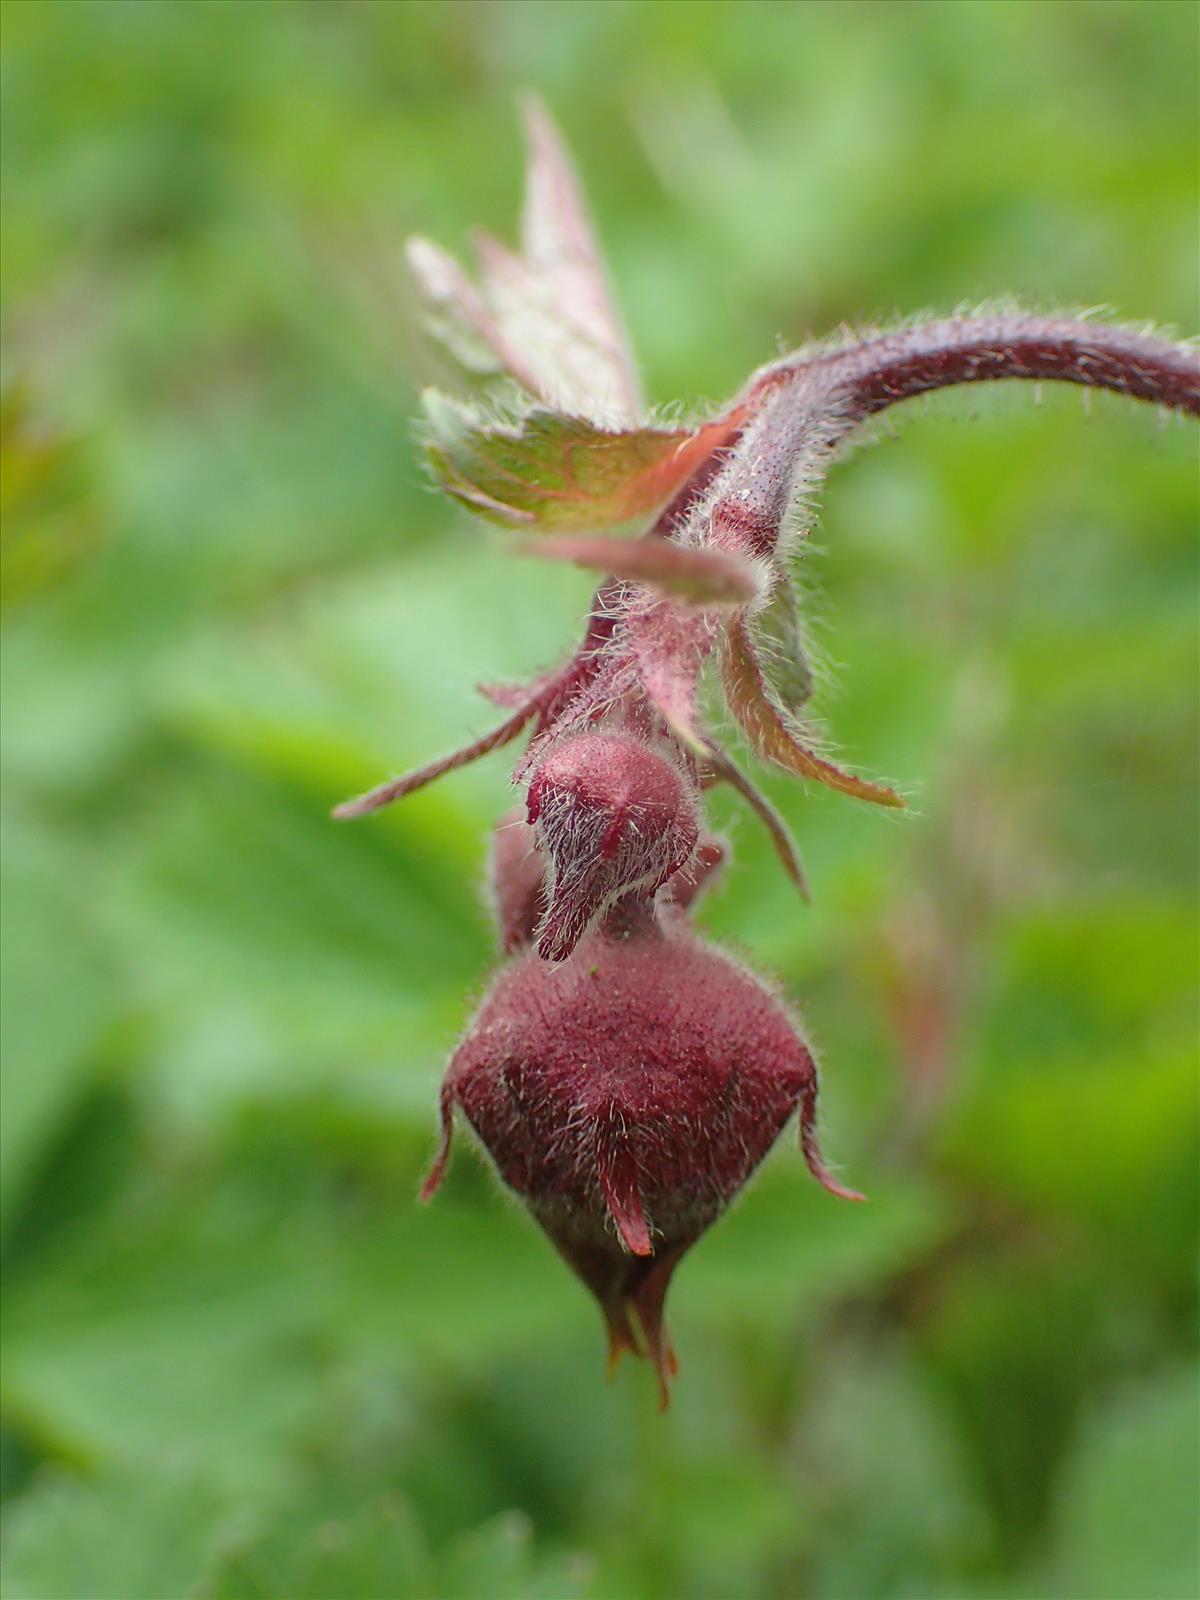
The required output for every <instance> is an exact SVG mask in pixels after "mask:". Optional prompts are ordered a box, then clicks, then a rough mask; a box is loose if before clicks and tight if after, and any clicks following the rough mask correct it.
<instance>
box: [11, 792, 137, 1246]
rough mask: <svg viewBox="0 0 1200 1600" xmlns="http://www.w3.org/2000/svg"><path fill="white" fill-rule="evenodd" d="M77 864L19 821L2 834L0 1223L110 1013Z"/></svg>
mask: <svg viewBox="0 0 1200 1600" xmlns="http://www.w3.org/2000/svg"><path fill="white" fill-rule="evenodd" d="M83 868H84V864H83V861H82V860H81V859H80V857H79V856H78V855H77V854H76V853H75V851H74V850H73V849H72V848H70V847H69V846H66V847H64V846H62V845H57V844H56V842H55V841H52V840H51V839H49V838H47V837H46V835H45V834H44V833H43V831H42V830H41V829H39V828H36V827H34V826H33V825H31V824H30V823H29V822H27V821H25V820H23V819H22V820H18V819H16V818H11V817H10V818H7V819H6V825H5V829H4V862H3V877H2V882H3V899H4V961H3V963H2V964H0V1048H2V1051H3V1060H4V1071H3V1073H2V1074H0V1218H2V1220H3V1226H4V1227H7V1225H8V1223H9V1222H10V1220H11V1217H12V1215H13V1213H14V1211H15V1209H16V1207H17V1205H18V1204H19V1202H20V1198H21V1195H22V1192H23V1190H24V1188H25V1185H26V1184H27V1182H28V1181H29V1179H30V1177H31V1176H32V1174H33V1172H34V1169H35V1168H36V1165H37V1161H38V1158H39V1156H40V1155H41V1154H42V1152H43V1151H44V1150H45V1149H46V1146H47V1144H48V1142H49V1141H50V1140H51V1139H52V1138H53V1136H54V1133H55V1132H56V1130H57V1129H58V1128H59V1127H60V1126H61V1124H62V1122H63V1119H64V1118H65V1117H66V1116H67V1115H68V1114H69V1112H70V1109H71V1107H72V1105H73V1104H74V1103H75V1100H76V1097H77V1096H78V1094H79V1092H80V1090H81V1088H82V1087H83V1085H84V1084H85V1083H86V1082H87V1081H88V1080H89V1079H90V1077H91V1076H92V1075H93V1073H94V1072H95V1070H96V1044H97V1036H98V1035H100V1034H101V1033H102V1032H103V1031H104V1029H105V1028H106V1027H107V1026H108V1025H109V1024H110V1023H111V1022H112V1021H113V1019H114V1016H115V1009H116V1006H115V998H114V973H113V970H112V963H111V962H110V961H109V959H108V957H107V953H106V951H105V949H104V947H103V944H102V943H101V941H100V940H99V939H98V938H97V936H96V934H95V933H94V931H92V930H91V929H89V928H88V926H87V923H88V917H87V915H86V913H85V914H84V915H81V914H80V906H79V899H80V894H81V889H82V883H83Z"/></svg>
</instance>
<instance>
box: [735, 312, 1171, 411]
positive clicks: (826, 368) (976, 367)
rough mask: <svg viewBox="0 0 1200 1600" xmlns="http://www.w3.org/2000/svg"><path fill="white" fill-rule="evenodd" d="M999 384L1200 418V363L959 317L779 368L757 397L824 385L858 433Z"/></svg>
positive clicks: (1065, 328)
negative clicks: (1028, 382) (1078, 388)
mask: <svg viewBox="0 0 1200 1600" xmlns="http://www.w3.org/2000/svg"><path fill="white" fill-rule="evenodd" d="M999 378H1026V379H1034V380H1035V381H1037V380H1040V381H1047V382H1057V383H1076V384H1084V385H1086V386H1088V387H1089V388H1093V389H1111V390H1113V391H1114V392H1115V393H1117V394H1127V395H1131V396H1133V397H1134V398H1135V399H1137V400H1149V401H1151V402H1152V403H1153V404H1156V405H1161V406H1167V407H1169V408H1170V409H1172V410H1178V411H1188V412H1190V413H1192V415H1194V416H1196V415H1200V358H1198V356H1197V353H1196V351H1195V350H1193V349H1189V348H1188V347H1187V346H1186V345H1179V344H1174V343H1172V342H1171V341H1170V340H1169V339H1159V338H1156V337H1154V335H1152V334H1145V333H1136V332H1133V331H1132V330H1130V329H1128V328H1120V327H1111V326H1109V327H1106V326H1105V325H1104V324H1103V323H1098V322H1078V321H1072V320H1070V319H1068V318H1062V317H1034V316H1027V315H1024V314H1021V313H1012V314H1009V315H997V316H981V317H951V318H947V319H945V320H943V321H939V322H926V323H922V324H919V325H917V326H916V327H912V328H906V329H903V330H902V331H901V332H898V333H891V334H882V335H880V337H879V338H876V339H867V340H864V341H863V342H862V343H861V344H857V345H851V346H850V347H848V348H846V349H843V350H835V351H830V352H829V353H827V354H825V355H817V356H813V357H810V358H808V359H802V358H801V359H797V358H791V359H790V360H788V361H786V362H782V363H780V364H779V365H778V366H775V367H772V368H769V369H768V370H767V371H766V372H765V373H763V374H762V375H761V376H760V377H759V378H758V379H757V381H756V384H755V390H756V391H761V390H762V389H765V388H774V387H775V386H776V385H777V384H780V383H787V382H788V381H789V379H799V380H801V381H803V382H804V383H805V385H806V386H807V383H808V382H813V383H816V384H819V385H820V387H821V388H823V389H825V391H826V393H827V394H828V395H829V398H830V400H831V401H833V402H835V403H836V404H838V406H839V409H840V410H841V412H842V416H843V418H844V420H845V421H846V422H847V423H849V424H851V425H853V424H854V423H857V422H861V421H864V420H865V419H866V418H867V417H871V416H874V415H875V414H876V412H879V411H883V410H886V408H887V407H888V406H891V405H895V404H896V403H897V402H898V401H901V400H911V399H912V398H913V397H914V396H915V395H919V394H928V393H929V392H930V391H931V390H933V389H947V388H950V387H952V386H953V385H956V384H960V383H985V382H990V381H992V380H995V379H999Z"/></svg>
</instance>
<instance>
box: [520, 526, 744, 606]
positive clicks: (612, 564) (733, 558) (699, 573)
mask: <svg viewBox="0 0 1200 1600" xmlns="http://www.w3.org/2000/svg"><path fill="white" fill-rule="evenodd" d="M517 551H518V554H520V555H527V556H536V557H538V558H540V559H541V560H546V561H567V562H571V563H573V564H574V565H575V566H577V567H588V568H591V569H592V570H593V571H596V572H606V573H609V574H610V575H611V576H613V577H616V578H624V579H626V580H628V581H630V582H635V583H644V584H646V585H647V586H648V587H650V588H652V589H654V590H655V591H656V592H657V593H659V594H661V595H663V596H665V597H666V598H667V599H671V600H677V601H682V602H683V603H684V604H686V605H694V606H746V605H751V604H753V602H754V601H756V600H757V599H758V598H759V596H760V594H761V593H762V591H763V588H764V584H765V580H766V574H765V570H764V567H763V564H762V563H760V562H753V561H749V560H747V559H746V558H745V557H743V556H737V555H730V554H727V553H726V552H725V551H723V550H685V549H681V548H680V546H679V545H677V544H672V543H671V542H670V541H669V540H667V539H657V538H643V539H614V538H609V537H607V536H606V535H604V534H560V535H558V536H557V537H555V538H553V539H539V540H537V541H536V542H533V541H530V542H529V543H526V544H521V545H518V546H517Z"/></svg>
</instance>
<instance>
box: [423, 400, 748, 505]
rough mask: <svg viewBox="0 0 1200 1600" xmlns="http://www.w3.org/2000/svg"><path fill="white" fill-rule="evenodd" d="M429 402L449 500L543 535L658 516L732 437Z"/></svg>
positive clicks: (432, 445) (431, 437) (716, 427)
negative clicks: (489, 415)
mask: <svg viewBox="0 0 1200 1600" xmlns="http://www.w3.org/2000/svg"><path fill="white" fill-rule="evenodd" d="M423 400H424V406H425V416H426V420H427V422H428V425H429V428H428V440H427V445H426V449H427V453H428V456H429V460H430V462H431V463H432V465H433V470H434V472H435V474H436V476H437V479H438V482H439V484H440V485H441V487H442V488H443V489H444V490H445V492H446V493H447V494H449V495H451V496H452V497H453V498H454V499H456V500H458V501H460V502H461V503H462V504H463V505H464V506H466V507H467V509H468V510H470V511H474V512H476V513H477V514H478V515H479V516H482V517H486V518H488V520H489V521H492V522H498V523H501V524H502V525H504V526H509V527H521V528H527V529H529V530H530V531H531V532H539V533H555V532H566V531H569V530H595V529H601V528H607V527H614V526H617V525H618V524H620V523H624V522H629V521H630V520H631V519H632V518H634V517H637V516H640V515H642V514H644V513H646V512H649V511H652V510H654V509H655V508H656V507H658V506H660V505H662V504H663V502H664V501H666V500H667V499H668V498H669V497H670V495H671V494H672V493H673V492H674V491H675V490H676V489H677V488H678V487H679V486H680V485H681V484H682V483H683V482H684V481H685V480H686V479H687V478H689V477H690V476H691V474H692V473H693V472H694V471H695V470H696V468H697V467H698V466H699V465H700V464H701V462H703V461H704V460H705V459H706V458H707V456H709V455H710V454H711V453H712V451H713V450H714V449H716V448H717V447H718V445H719V444H720V443H721V441H722V438H723V436H724V433H725V431H726V428H725V424H723V423H710V424H708V425H707V426H705V427H702V428H699V429H697V430H695V431H691V430H688V429H684V428H626V429H620V430H609V429H605V428H601V427H599V426H597V425H596V424H595V423H593V422H589V421H588V420H587V419H586V418H584V417H577V416H576V417H572V416H566V415H563V414H562V413H560V412H557V411H547V410H544V409H535V410H532V411H529V412H527V413H526V414H525V415H524V416H522V417H521V418H520V419H519V420H518V421H517V422H515V423H512V424H503V423H490V422H486V421H485V420H483V418H482V417H481V415H480V413H479V412H478V411H476V410H474V409H473V408H472V407H470V406H468V405H465V404H463V403H462V402H461V401H457V400H452V399H451V398H450V397H449V396H447V395H443V394H440V393H438V392H437V391H436V390H431V389H427V390H426V391H425V394H424V396H423Z"/></svg>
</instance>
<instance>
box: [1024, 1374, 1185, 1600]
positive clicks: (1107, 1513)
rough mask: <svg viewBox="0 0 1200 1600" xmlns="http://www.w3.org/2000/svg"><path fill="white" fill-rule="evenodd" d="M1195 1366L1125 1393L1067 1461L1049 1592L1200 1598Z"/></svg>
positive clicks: (1095, 1597) (1122, 1599)
mask: <svg viewBox="0 0 1200 1600" xmlns="http://www.w3.org/2000/svg"><path fill="white" fill-rule="evenodd" d="M1198 1416H1200V1384H1198V1380H1197V1374H1196V1373H1195V1372H1194V1371H1184V1372H1176V1373H1168V1374H1166V1375H1164V1376H1162V1377H1160V1378H1157V1379H1155V1380H1153V1381H1152V1382H1149V1383H1147V1384H1145V1385H1144V1386H1143V1387H1141V1388H1139V1389H1131V1390H1126V1391H1124V1392H1121V1393H1119V1394H1118V1395H1116V1396H1115V1397H1114V1398H1113V1400H1112V1401H1111V1402H1110V1403H1109V1404H1108V1405H1107V1407H1106V1408H1105V1409H1104V1410H1103V1411H1102V1412H1100V1413H1099V1414H1095V1415H1093V1416H1092V1417H1090V1418H1089V1419H1088V1421H1087V1423H1086V1424H1085V1425H1084V1427H1083V1428H1082V1429H1081V1432H1080V1437H1079V1441H1078V1444H1077V1446H1076V1448H1075V1451H1074V1453H1073V1455H1072V1457H1071V1459H1070V1461H1069V1462H1068V1463H1067V1466H1066V1470H1065V1472H1064V1476H1063V1481H1062V1485H1061V1489H1060V1495H1059V1516H1058V1526H1057V1530H1056V1537H1055V1540H1054V1552H1053V1557H1052V1562H1051V1571H1052V1573H1053V1576H1054V1579H1055V1580H1056V1581H1055V1582H1054V1584H1053V1587H1052V1588H1049V1589H1047V1590H1046V1591H1045V1592H1047V1593H1049V1594H1052V1595H1054V1596H1061V1597H1062V1600H1074V1597H1075V1596H1077V1595H1087V1596H1088V1597H1089V1600H1146V1597H1147V1596H1151V1595H1152V1596H1153V1597H1154V1600H1193V1597H1194V1596H1195V1594H1196V1592H1197V1578H1198V1576H1200V1520H1198V1519H1197V1516H1196V1507H1197V1504H1200V1461H1198V1450H1197V1434H1196V1419H1197V1417H1198Z"/></svg>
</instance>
